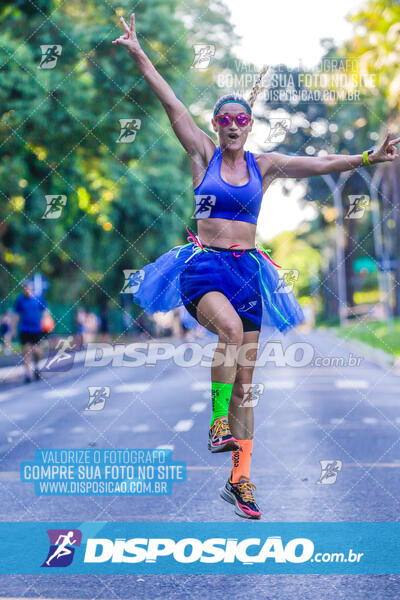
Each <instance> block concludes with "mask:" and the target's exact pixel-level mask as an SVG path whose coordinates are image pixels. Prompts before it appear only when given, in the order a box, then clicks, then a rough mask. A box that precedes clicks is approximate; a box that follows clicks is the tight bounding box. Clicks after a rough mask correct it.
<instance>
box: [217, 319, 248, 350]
mask: <svg viewBox="0 0 400 600" xmlns="http://www.w3.org/2000/svg"><path fill="white" fill-rule="evenodd" d="M235 317H236V315H235ZM216 328H217V331H218V337H219V340H220V341H221V342H225V343H227V344H241V343H242V340H243V325H242V321H241V320H240V318H239V317H237V318H231V319H224V320H223V321H222V322H221V323H217V324H216Z"/></svg>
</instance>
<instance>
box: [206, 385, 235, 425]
mask: <svg viewBox="0 0 400 600" xmlns="http://www.w3.org/2000/svg"><path fill="white" fill-rule="evenodd" d="M232 389H233V383H217V382H216V381H212V382H211V401H212V416H211V425H210V427H212V426H213V425H214V421H215V419H218V418H219V417H227V416H228V409H229V402H230V400H231V396H232Z"/></svg>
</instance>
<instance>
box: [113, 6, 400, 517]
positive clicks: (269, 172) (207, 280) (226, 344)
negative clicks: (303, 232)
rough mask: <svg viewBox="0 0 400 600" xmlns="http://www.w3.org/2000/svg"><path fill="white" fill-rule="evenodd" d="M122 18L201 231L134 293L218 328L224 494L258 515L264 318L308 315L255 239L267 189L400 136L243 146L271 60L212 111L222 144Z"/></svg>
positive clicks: (217, 430) (292, 319) (329, 169)
mask: <svg viewBox="0 0 400 600" xmlns="http://www.w3.org/2000/svg"><path fill="white" fill-rule="evenodd" d="M120 20H121V24H122V26H123V28H124V31H125V34H124V35H122V36H121V37H119V38H118V39H116V40H114V41H113V42H112V43H113V44H118V45H121V46H124V47H125V48H126V50H127V52H128V54H129V55H130V56H131V57H132V58H133V60H134V61H135V63H136V65H137V67H138V69H139V71H140V72H141V73H142V75H143V78H144V79H145V81H146V82H147V83H148V85H149V86H150V88H151V89H152V90H153V92H154V93H155V94H156V96H157V97H158V98H159V100H160V101H161V103H162V105H163V107H164V109H165V111H166V113H167V115H168V117H169V119H170V122H171V125H172V128H173V130H174V132H175V134H176V136H177V138H178V140H179V141H180V143H181V144H182V146H183V147H184V148H185V150H186V152H187V154H188V156H189V158H190V161H191V166H192V177H193V188H194V196H195V203H196V208H195V212H194V215H193V216H194V218H196V219H197V221H198V236H197V237H195V236H194V235H192V234H190V235H189V237H188V242H189V243H188V244H185V245H183V246H178V247H176V248H173V249H172V250H170V251H169V252H167V253H166V254H163V255H162V256H160V257H159V258H158V259H157V260H156V261H155V262H154V263H151V264H148V265H146V266H145V267H144V268H143V269H142V273H141V277H140V281H137V282H135V283H136V285H135V290H136V291H135V292H134V300H135V302H136V303H137V304H139V305H140V306H141V307H142V308H143V309H144V310H145V311H146V312H147V313H148V314H152V313H154V312H156V311H160V310H161V311H169V310H171V309H173V308H175V307H177V306H180V305H182V304H183V305H184V306H186V308H187V309H188V311H189V312H190V313H191V314H192V315H193V316H194V317H195V318H196V320H197V321H198V322H199V323H200V324H201V325H203V326H204V327H205V328H207V329H208V330H209V331H211V332H213V333H215V334H216V335H217V336H218V342H217V346H216V350H215V354H214V357H213V362H212V368H211V398H212V417H211V423H210V430H209V439H208V448H209V450H210V451H211V452H213V453H214V452H226V451H231V452H232V471H231V474H230V477H229V478H228V481H227V482H226V484H225V487H223V488H222V489H221V490H220V494H221V496H222V498H224V500H227V501H228V502H230V503H232V504H234V506H235V512H236V513H237V514H238V515H240V516H242V517H245V518H250V519H259V518H260V517H261V512H260V508H259V506H258V505H257V503H256V502H255V499H254V492H253V490H254V488H255V485H254V484H253V483H250V464H251V456H252V450H253V430H254V415H253V408H252V406H251V401H249V400H251V398H250V397H249V394H248V393H247V394H245V390H249V388H250V386H251V383H252V378H253V370H254V365H255V361H256V358H257V349H258V338H259V334H260V330H261V324H262V325H263V326H264V325H265V326H266V327H270V328H271V330H272V331H280V332H283V333H286V332H287V331H289V330H290V329H292V328H293V327H295V326H296V325H298V324H299V323H301V322H302V321H303V319H304V315H303V313H302V310H301V307H300V305H299V304H298V302H297V300H296V298H295V296H294V295H293V293H292V292H289V293H281V294H279V293H276V294H275V293H274V292H275V290H276V289H277V286H278V281H279V277H278V273H277V271H276V269H275V268H274V266H273V265H275V263H273V261H272V259H271V258H270V257H269V256H268V252H269V251H268V250H264V249H263V248H262V247H261V246H259V245H257V244H255V235H256V226H257V218H258V214H259V211H260V207H261V201H262V198H263V195H264V193H265V191H266V190H267V188H268V187H269V185H270V184H271V183H272V182H273V181H274V180H275V179H276V178H278V177H295V178H299V177H311V176H313V175H322V174H324V173H334V172H340V171H347V170H350V169H356V168H358V167H361V166H362V165H363V164H375V163H377V162H383V161H385V160H394V158H395V157H396V156H397V155H398V152H397V149H396V148H395V144H397V143H398V142H399V141H400V138H399V139H397V140H392V141H389V135H388V136H387V137H386V139H385V142H384V143H383V145H382V146H381V148H379V150H377V151H372V150H370V151H365V152H364V153H363V155H361V154H360V155H355V156H348V155H343V156H341V155H329V156H324V157H302V156H300V157H298V156H286V155H283V154H279V153H277V152H269V153H267V154H252V153H251V152H249V151H244V145H245V143H246V140H247V136H248V134H249V132H250V131H251V130H252V127H253V123H254V119H253V118H252V108H253V105H254V102H255V100H256V98H257V95H258V94H259V92H260V90H261V89H262V77H263V75H264V74H265V72H266V68H264V69H263V70H262V71H261V73H260V76H259V77H258V79H257V81H256V83H255V86H254V88H253V90H252V91H251V94H250V97H249V99H248V100H246V99H245V98H243V97H242V96H238V95H236V94H232V95H227V96H223V97H222V98H219V99H218V101H217V102H216V104H215V106H214V110H213V118H212V120H211V122H212V125H213V128H214V131H215V132H216V134H217V136H218V141H219V146H216V145H215V143H214V141H213V140H212V139H211V138H210V137H209V136H208V135H207V134H206V133H205V132H204V131H202V130H201V129H200V128H199V127H198V126H197V125H196V123H195V122H194V120H193V118H192V116H191V115H190V113H189V112H188V110H187V109H186V107H185V106H184V105H183V103H182V102H181V101H180V100H179V99H178V98H177V97H176V96H175V94H174V92H173V90H172V88H171V87H170V86H169V85H168V83H167V82H166V81H165V80H164V79H163V78H162V77H161V75H160V74H159V73H158V72H157V70H156V69H155V67H154V66H153V64H152V63H151V61H150V59H149V58H148V57H147V55H146V54H145V53H144V51H143V50H142V48H141V47H140V45H139V43H138V40H137V37H136V30H135V16H134V14H132V15H131V20H130V27H128V25H127V24H126V23H125V21H124V19H123V18H122V17H121V19H120ZM189 233H190V232H189ZM143 274H144V276H143ZM241 350H242V353H241ZM241 354H242V355H243V356H241ZM239 357H241V360H239ZM244 399H245V400H246V401H245V402H244Z"/></svg>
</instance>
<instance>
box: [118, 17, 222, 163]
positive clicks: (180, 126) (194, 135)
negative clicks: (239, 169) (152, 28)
mask: <svg viewBox="0 0 400 600" xmlns="http://www.w3.org/2000/svg"><path fill="white" fill-rule="evenodd" d="M120 21H121V24H122V26H123V28H124V30H125V35H122V36H121V37H119V38H117V39H116V40H113V42H112V43H113V44H118V45H121V46H124V47H125V49H126V51H127V52H128V54H129V56H131V57H132V58H133V60H134V61H135V63H136V66H137V67H138V69H139V71H140V72H141V73H142V75H143V78H144V80H145V81H146V82H147V83H148V85H149V87H150V88H151V89H152V90H153V92H154V93H155V94H156V96H157V97H158V99H159V100H160V102H161V104H162V105H163V107H164V109H165V111H166V113H167V115H168V118H169V120H170V121H171V125H172V128H173V130H174V132H175V134H176V136H177V138H178V140H179V141H180V143H181V144H182V146H183V147H184V148H185V150H186V152H187V153H188V154H189V156H190V157H191V158H193V157H194V156H196V155H197V156H200V157H201V158H204V157H206V156H207V151H208V152H209V150H210V148H212V147H213V146H214V147H215V144H214V142H213V141H212V139H211V138H210V137H209V136H208V135H207V134H206V133H205V132H204V131H203V130H202V129H200V127H198V126H197V125H196V123H195V122H194V120H193V118H192V116H191V114H190V113H189V111H188V110H187V108H186V107H185V105H184V104H183V102H181V101H180V100H179V99H178V98H177V97H176V96H175V93H174V91H173V89H172V88H171V86H170V85H169V84H168V83H167V82H166V81H165V79H164V78H163V77H162V76H161V75H160V73H158V71H157V70H156V68H155V67H154V65H153V63H152V62H151V60H150V59H149V57H148V56H147V55H146V54H145V52H144V51H143V49H142V48H141V46H140V44H139V42H138V39H137V37H136V28H135V15H134V13H132V14H131V23H130V28H129V27H128V25H127V24H126V23H125V20H124V19H123V17H121V19H120Z"/></svg>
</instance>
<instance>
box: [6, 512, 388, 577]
mask: <svg viewBox="0 0 400 600" xmlns="http://www.w3.org/2000/svg"><path fill="white" fill-rule="evenodd" d="M399 536H400V523H397V522H389V523H383V522H379V523H365V522H360V523H354V522H352V523H340V522H335V523H265V522H262V523H261V522H244V523H218V522H216V523H160V522H157V523H156V522H147V523H144V522H140V523H132V522H130V523H123V522H115V523H103V522H91V523H65V522H62V523H60V522H58V523H47V522H35V523H32V522H19V523H0V538H1V540H2V544H1V551H0V573H4V574H5V573H9V574H37V573H41V574H45V573H48V574H54V573H58V574H60V573H62V574H65V575H66V574H71V575H73V574H78V573H79V574H82V573H86V574H107V573H109V574H119V573H120V574H129V573H141V574H156V573H165V574H178V573H186V574H202V573H206V574H222V573H236V574H238V573H245V574H266V573H281V574H292V573H298V574H300V573H314V574H315V573H317V574H328V573H332V574H344V573H355V574H367V573H372V574H398V573H400V544H399Z"/></svg>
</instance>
